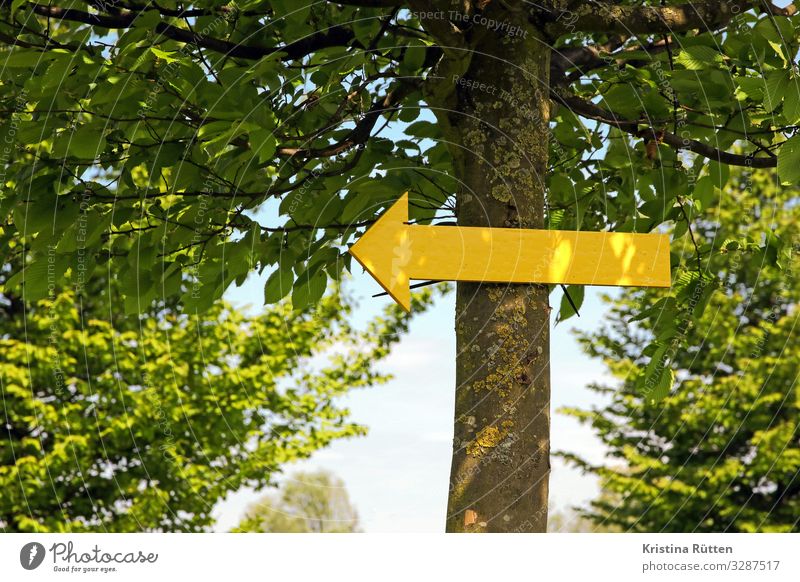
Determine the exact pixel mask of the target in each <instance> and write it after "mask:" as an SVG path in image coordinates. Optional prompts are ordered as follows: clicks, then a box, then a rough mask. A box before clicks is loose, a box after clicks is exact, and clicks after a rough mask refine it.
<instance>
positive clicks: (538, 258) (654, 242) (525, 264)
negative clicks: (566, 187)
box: [350, 194, 670, 310]
mask: <svg viewBox="0 0 800 582" xmlns="http://www.w3.org/2000/svg"><path fill="white" fill-rule="evenodd" d="M407 223H408V194H404V195H403V196H401V197H400V199H399V200H398V201H397V202H396V203H395V204H394V205H393V206H392V207H391V208H390V209H389V210H387V211H386V212H385V213H384V215H383V216H381V218H380V219H379V220H378V221H377V222H376V223H375V224H374V225H373V226H372V227H371V228H370V229H369V230H368V231H367V232H366V233H365V234H364V235H363V236H362V237H361V239H359V241H358V242H357V243H356V244H355V245H353V246H352V247H351V249H350V252H351V253H352V255H353V256H354V257H355V258H356V260H358V262H359V263H361V265H362V266H363V267H364V268H365V269H366V270H367V271H369V272H370V273H371V274H372V276H373V277H375V279H376V280H377V281H378V283H380V285H381V286H382V287H383V288H384V289H385V290H386V291H387V292H388V293H389V295H391V296H392V298H394V300H395V301H397V302H398V303H400V305H402V306H403V307H404V308H405V309H406V310H409V309H410V304H411V292H410V290H409V281H410V280H411V279H431V280H435V281H478V282H496V283H563V284H575V285H616V286H637V287H669V286H670V261H669V237H668V236H667V235H664V234H636V233H621V232H579V231H563V230H531V229H513V228H473V227H455V226H410V225H408V224H407Z"/></svg>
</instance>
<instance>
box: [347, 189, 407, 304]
mask: <svg viewBox="0 0 800 582" xmlns="http://www.w3.org/2000/svg"><path fill="white" fill-rule="evenodd" d="M350 254H351V255H353V257H355V259H356V260H357V261H358V262H359V263H360V264H361V266H362V267H364V269H366V270H367V271H368V272H369V274H370V275H372V276H373V277H374V279H375V280H376V281H377V282H378V283H379V284H380V286H381V287H383V288H384V290H385V291H386V292H387V293H388V294H389V295H390V296H391V297H392V299H394V300H395V301H397V303H399V304H400V305H401V306H402V307H403V309H405V310H406V311H411V289H410V287H409V276H408V271H407V266H408V264H409V262H410V261H411V237H409V233H408V192H406V193H405V194H403V195H402V196H400V198H399V199H398V200H397V202H395V203H394V204H393V205H392V206H391V207H390V208H389V210H387V211H386V212H384V213H383V216H381V217H380V218H379V219H378V221H377V222H376V223H375V224H373V225H372V226H371V227H370V228H369V229H368V230H367V232H365V233H364V234H363V235H362V236H361V238H360V239H358V241H357V242H356V243H355V244H354V245H353V246H352V247H350Z"/></svg>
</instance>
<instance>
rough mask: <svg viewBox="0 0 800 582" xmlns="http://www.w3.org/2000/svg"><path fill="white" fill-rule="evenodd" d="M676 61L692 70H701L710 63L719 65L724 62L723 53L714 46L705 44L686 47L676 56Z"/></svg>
mask: <svg viewBox="0 0 800 582" xmlns="http://www.w3.org/2000/svg"><path fill="white" fill-rule="evenodd" d="M675 62H677V63H680V64H681V65H683V66H684V67H686V68H687V69H689V70H690V71H701V70H703V69H707V68H708V67H709V66H710V65H717V64H721V63H722V62H723V59H722V55H721V54H720V53H718V52H717V51H715V50H714V49H713V48H711V47H708V46H704V45H695V46H687V47H685V48H684V49H683V50H682V51H681V52H680V54H679V55H678V56H677V57H676V58H675Z"/></svg>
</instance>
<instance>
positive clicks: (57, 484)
mask: <svg viewBox="0 0 800 582" xmlns="http://www.w3.org/2000/svg"><path fill="white" fill-rule="evenodd" d="M90 283H91V286H90V288H91V290H92V293H91V297H90V299H88V300H86V301H81V300H80V299H76V296H75V293H74V291H71V290H66V291H63V292H54V293H53V294H52V296H50V297H49V298H46V299H43V300H41V301H39V302H37V303H35V304H27V305H26V304H25V303H24V302H22V301H21V300H20V299H19V298H18V297H14V296H9V295H2V296H0V354H2V359H0V394H1V395H2V402H3V410H4V418H3V425H2V427H3V428H2V433H1V434H2V437H1V438H0V490H2V495H0V527H2V529H3V530H5V531H114V532H119V531H141V530H151V531H152V530H159V531H201V530H204V529H207V528H209V527H210V526H211V525H212V524H213V518H212V515H211V511H212V509H213V508H214V506H215V504H216V503H217V502H218V501H220V500H222V499H224V498H225V496H226V495H227V494H228V493H230V492H233V491H236V490H238V489H239V488H241V487H244V486H248V487H254V488H261V487H265V486H267V485H269V484H271V483H272V482H273V478H274V475H275V474H276V473H278V472H279V471H280V469H281V465H282V464H284V463H287V462H289V461H292V460H294V459H301V458H305V457H307V456H309V455H310V454H311V453H312V452H314V451H315V450H317V449H319V448H320V447H323V446H325V445H326V444H328V443H329V442H330V441H331V440H333V439H337V438H343V437H349V436H353V435H360V434H363V433H364V431H365V427H363V426H360V425H357V424H355V423H353V422H352V421H350V420H349V419H348V411H347V409H346V408H343V407H342V406H341V404H340V403H339V402H338V401H337V397H339V396H341V395H342V394H344V393H345V392H347V391H348V390H350V389H354V388H359V387H364V386H369V385H373V384H376V383H381V382H383V381H384V380H385V379H386V376H385V375H383V374H381V373H379V372H378V371H377V369H376V365H377V364H378V362H379V361H380V360H381V359H382V358H383V357H385V356H386V355H387V353H388V350H389V347H390V346H391V344H392V343H394V342H395V341H396V339H397V338H398V334H400V333H401V332H402V331H403V330H404V329H405V325H406V318H404V317H403V318H401V317H400V315H399V312H398V311H396V310H393V311H392V312H391V313H390V314H389V315H388V316H387V317H382V318H378V319H376V320H375V321H373V322H372V323H371V324H370V325H369V326H368V329H367V330H366V331H359V330H356V329H353V328H352V327H351V326H350V324H349V323H348V313H349V311H350V307H349V306H347V304H344V305H343V304H342V302H341V301H340V298H339V297H338V296H336V295H334V296H332V297H330V298H327V299H325V300H323V301H322V302H321V303H319V304H318V305H317V306H316V309H310V308H307V309H304V310H301V311H298V310H293V309H292V308H291V307H290V306H287V305H285V304H280V305H278V306H274V307H272V308H270V309H268V310H267V311H266V312H264V313H263V314H260V315H245V314H243V313H241V312H239V311H237V310H236V309H233V308H232V307H231V306H229V305H227V304H225V303H224V302H217V303H216V304H215V305H214V306H213V307H212V308H211V309H210V310H209V311H207V312H206V313H205V314H204V315H203V316H191V317H189V316H186V315H182V314H180V313H179V312H176V310H175V309H174V308H170V307H164V306H162V308H161V309H160V310H159V311H158V312H150V313H149V314H148V317H143V318H142V319H141V320H139V319H137V318H125V317H121V316H120V315H119V314H117V313H115V311H114V302H113V300H112V301H109V299H108V290H104V289H103V284H102V281H94V282H90ZM98 283H99V285H98ZM113 287H115V286H112V288H113ZM113 297H114V295H112V298H113ZM418 306H419V305H418Z"/></svg>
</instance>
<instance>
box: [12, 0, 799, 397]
mask: <svg viewBox="0 0 800 582" xmlns="http://www.w3.org/2000/svg"><path fill="white" fill-rule="evenodd" d="M350 4H352V5H350ZM473 4H475V3H463V4H461V3H456V4H453V3H451V2H436V1H409V2H403V1H400V0H396V1H392V0H374V1H373V0H358V1H355V0H353V1H351V2H347V1H343V2H330V1H323V2H317V1H314V2H311V1H310V0H309V1H307V0H301V1H292V2H289V1H286V0H251V1H248V2H240V3H236V2H228V3H224V2H220V1H217V0H198V1H196V2H191V3H188V4H187V3H179V2H175V1H174V0H167V1H165V2H160V3H158V4H144V5H143V4H137V3H131V2H127V1H126V2H123V1H115V2H111V3H105V2H92V1H88V0H86V1H81V0H76V1H69V2H66V3H56V4H53V3H50V4H43V3H37V2H26V1H24V0H22V1H17V0H15V1H14V2H3V3H2V7H1V8H0V11H2V13H3V18H2V19H0V43H2V44H4V45H5V47H4V50H3V51H2V53H0V63H2V69H0V101H2V103H3V109H4V111H5V121H4V123H3V124H2V127H0V133H2V136H3V137H2V142H3V145H4V155H3V160H2V165H3V184H2V189H1V191H0V218H2V220H3V227H2V231H1V233H0V248H2V249H4V250H5V252H4V254H5V255H7V256H15V257H19V258H20V259H22V260H24V263H25V265H26V269H25V270H24V271H22V270H20V271H18V272H17V273H16V274H15V275H16V276H14V277H11V278H10V280H9V281H8V282H7V286H8V287H9V288H11V289H20V287H24V290H25V293H26V296H27V297H28V299H30V300H36V299H39V298H41V297H43V296H44V294H45V291H46V283H45V282H44V279H43V277H41V274H42V273H43V272H44V271H45V270H46V269H47V265H48V260H51V262H52V267H51V268H52V269H54V271H55V273H56V274H57V275H58V276H61V275H66V276H70V275H72V276H74V272H75V270H76V267H77V258H76V257H77V255H76V250H81V251H83V252H85V254H86V255H87V256H88V257H90V258H91V260H90V261H89V262H88V263H86V264H85V265H83V268H85V269H88V270H89V271H91V270H93V269H95V268H98V267H102V266H103V265H105V264H107V263H108V262H113V263H115V269H116V270H117V272H118V273H119V277H120V278H121V280H122V282H123V288H124V289H125V309H126V310H127V312H129V313H135V312H137V311H138V310H139V309H141V308H142V306H146V305H149V304H150V303H151V302H152V301H154V300H157V299H159V298H161V297H164V296H167V297H181V299H182V303H183V305H184V306H185V307H186V308H187V309H191V310H200V311H202V310H204V309H208V308H209V307H210V306H211V305H212V304H213V302H214V300H216V299H218V298H219V297H221V296H222V293H223V292H224V290H225V289H226V288H227V287H228V286H229V285H230V284H231V283H233V282H236V283H237V284H240V283H241V282H242V281H243V280H244V279H245V277H246V276H247V275H248V273H249V272H250V271H251V270H254V269H256V270H259V271H261V270H264V269H269V270H271V271H272V270H274V273H273V274H272V276H271V277H270V279H269V281H268V283H267V286H266V290H265V300H266V301H267V302H274V301H277V300H279V299H280V298H281V297H283V296H285V295H287V294H289V293H290V292H291V294H292V300H293V302H294V304H295V305H297V306H300V307H302V306H304V305H306V304H309V303H314V302H315V301H317V300H319V298H320V297H322V295H323V294H324V292H325V289H326V288H327V286H328V284H329V282H330V280H335V279H338V278H339V277H340V275H341V272H342V269H348V268H350V260H349V255H347V253H346V252H344V251H345V250H346V245H347V244H348V243H350V242H352V241H353V240H354V237H357V236H358V235H359V233H360V232H361V227H363V226H365V225H367V224H369V223H370V222H372V221H373V220H374V218H375V216H376V214H377V213H378V212H380V210H381V209H382V208H385V207H386V206H387V205H388V204H390V203H391V202H392V201H393V200H395V199H396V198H397V196H399V195H400V194H401V193H402V192H403V191H406V190H408V191H410V192H411V193H412V198H413V199H414V200H415V203H414V205H413V207H412V219H414V220H420V221H423V222H424V221H429V220H431V219H432V218H433V217H434V215H435V214H437V213H438V215H439V216H440V217H446V216H447V214H448V212H450V211H451V209H452V208H453V200H454V199H453V195H454V194H456V193H457V191H458V179H459V176H457V175H454V168H453V165H452V162H453V155H454V152H456V150H458V146H453V145H452V144H450V146H449V145H448V135H447V127H446V124H445V123H444V119H443V118H441V117H440V119H439V121H440V123H438V124H437V123H433V122H432V118H431V116H430V115H428V114H423V111H424V110H425V108H426V107H431V106H433V109H432V111H433V113H434V115H440V114H441V112H442V110H441V107H442V105H443V104H446V103H450V102H451V100H452V99H455V98H459V99H465V98H468V93H469V91H475V90H481V88H480V87H469V86H467V85H466V84H465V83H461V82H460V77H459V75H460V74H461V73H462V72H463V71H464V70H465V67H466V66H467V65H468V61H469V58H470V54H471V51H474V50H476V49H477V48H478V47H479V46H480V42H481V38H482V35H486V34H505V35H508V36H509V37H513V36H514V35H528V34H543V35H544V36H545V37H546V38H549V39H551V42H552V43H553V46H554V50H553V54H552V57H551V74H550V79H549V84H548V86H546V87H542V86H538V85H537V84H536V83H532V85H531V87H529V88H527V89H526V88H521V89H525V90H531V91H543V98H545V99H546V98H547V97H548V96H549V98H550V99H551V100H552V102H553V103H554V104H556V105H557V107H556V108H555V109H554V113H553V114H552V136H551V140H550V144H549V145H550V150H551V151H550V167H551V172H549V174H548V176H547V179H548V183H549V194H548V213H549V214H548V215H549V224H550V226H551V227H557V228H581V229H591V230H601V229H610V230H617V231H631V230H635V231H642V232H644V231H650V230H653V229H656V228H658V227H659V226H660V225H662V224H664V223H667V224H673V225H674V226H675V229H674V237H675V238H676V239H680V238H682V237H687V236H688V234H687V233H689V232H690V230H691V228H690V227H691V225H692V223H693V221H694V220H695V217H696V213H697V212H698V211H704V210H705V209H707V207H708V205H709V204H710V203H711V201H712V199H713V192H714V188H715V187H722V186H724V184H725V182H726V181H727V175H728V170H727V167H726V166H727V165H742V166H752V167H775V166H777V168H778V173H779V176H780V178H781V180H782V182H783V183H787V184H789V183H797V182H798V181H799V180H800V174H799V173H798V168H800V146H798V144H799V143H800V141H798V140H800V137H798V136H793V132H794V131H795V129H796V128H797V125H796V124H797V123H798V121H800V89H799V87H800V85H798V82H799V81H798V74H797V70H796V67H795V65H794V62H793V61H794V58H795V56H796V54H797V50H798V43H797V36H798V35H797V26H798V22H797V19H796V18H795V17H794V16H793V14H794V8H793V7H791V6H790V7H788V8H777V7H775V6H771V5H769V4H766V3H761V2H745V1H741V0H737V1H726V2H695V3H692V4H691V5H688V4H680V3H679V4H676V5H675V7H674V9H671V11H666V9H662V8H660V7H659V6H658V5H659V3H646V4H648V5H649V4H652V5H653V6H652V7H650V6H636V5H635V4H634V3H628V2H616V3H610V2H609V3H603V2H599V3H597V4H598V6H596V9H592V10H586V9H584V8H582V7H578V6H575V7H573V6H571V5H569V4H564V3H561V2H552V3H548V2H544V3H541V4H540V5H539V4H537V5H536V6H533V5H530V6H528V5H526V8H525V9H526V10H530V11H531V14H530V17H529V23H530V28H529V29H525V30H522V29H520V30H511V29H509V28H508V27H501V26H500V24H502V23H503V22H504V20H503V19H504V17H506V16H507V15H506V13H505V12H504V11H505V10H507V9H511V8H506V7H504V5H503V6H501V5H500V4H498V3H495V2H482V3H477V5H473ZM516 9H521V8H519V7H517V8H516ZM492 23H494V25H492ZM440 45H441V46H445V47H448V48H446V49H444V50H443V49H441V48H439V46H440ZM437 66H438V68H435V67H437ZM484 89H486V88H484ZM490 89H491V88H490ZM497 98H498V99H514V98H515V97H514V96H513V95H503V94H499V95H498V96H497ZM598 98H599V99H598ZM535 114H536V112H533V111H524V110H523V111H520V121H521V122H525V120H526V116H530V115H535ZM498 145H500V144H499V143H498ZM734 145H736V147H738V148H739V151H733V150H732V148H733V146H734ZM451 146H452V147H451ZM604 146H605V147H604ZM784 146H785V147H784ZM448 148H450V149H448ZM508 163H509V164H512V163H514V161H513V156H511V157H510V158H509V160H508ZM510 167H511V166H510ZM376 176H381V178H380V179H379V180H376V179H374V178H375V177H376ZM80 217H86V222H85V223H84V226H83V227H81V226H80V225H81V221H80V220H79V218H80ZM721 242H722V241H720V240H719V239H715V240H713V241H709V244H710V245H712V247H713V250H714V251H719V250H720V247H719V244H721ZM776 244H779V241H777V240H775V239H771V238H768V239H767V241H766V246H768V247H769V248H770V249H771V250H770V252H769V253H768V255H770V256H774V255H775V252H774V251H775V250H776V248H775V246H774V245H776ZM48 253H49V254H48ZM691 255H692V253H688V256H685V257H684V256H679V255H676V256H675V259H674V261H673V263H674V268H675V269H676V270H677V274H676V280H677V282H678V285H677V289H678V292H679V293H680V292H681V290H682V289H685V293H688V294H689V295H691V294H692V293H693V292H694V289H695V288H696V285H697V284H698V277H699V275H698V274H697V273H695V274H694V275H692V274H691V273H690V271H692V270H694V269H695V268H696V261H695V259H694V257H693V256H691ZM152 265H157V267H156V268H152V267H151V266H152ZM573 296H574V299H575V300H576V303H577V304H578V305H577V306H578V307H579V306H580V300H581V297H582V290H581V289H578V288H576V289H574V290H573ZM704 303H705V297H703V298H701V300H700V301H699V302H698V305H699V306H700V307H699V308H698V310H697V312H698V313H700V312H701V311H702V308H701V307H702V305H703V304H704ZM572 311H573V310H572V307H571V306H570V305H568V304H567V303H566V302H564V304H563V306H562V313H563V316H564V317H568V316H569V315H571V314H572ZM648 381H649V382H651V383H652V382H653V381H655V383H657V384H665V383H666V382H667V381H668V378H666V377H660V378H657V379H655V380H652V379H648V378H647V377H646V376H645V375H642V378H641V383H642V384H643V385H644V384H646V383H647V382H648Z"/></svg>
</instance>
